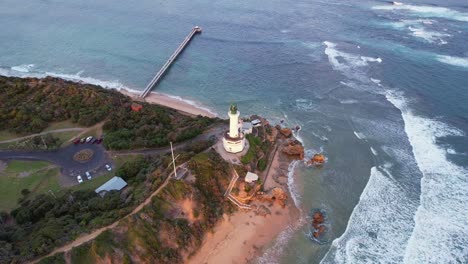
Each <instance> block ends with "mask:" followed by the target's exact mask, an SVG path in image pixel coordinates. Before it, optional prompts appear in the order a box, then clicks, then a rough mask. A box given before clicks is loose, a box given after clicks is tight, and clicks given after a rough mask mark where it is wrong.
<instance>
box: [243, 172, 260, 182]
mask: <svg viewBox="0 0 468 264" xmlns="http://www.w3.org/2000/svg"><path fill="white" fill-rule="evenodd" d="M256 180H258V175H257V174H255V173H252V172H250V171H249V172H247V175H245V181H246V182H253V181H256Z"/></svg>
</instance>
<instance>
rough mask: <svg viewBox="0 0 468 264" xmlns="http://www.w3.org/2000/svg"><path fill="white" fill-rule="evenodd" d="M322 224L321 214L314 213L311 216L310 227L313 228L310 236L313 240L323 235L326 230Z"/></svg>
mask: <svg viewBox="0 0 468 264" xmlns="http://www.w3.org/2000/svg"><path fill="white" fill-rule="evenodd" d="M324 222H325V218H324V216H323V214H322V213H321V212H320V211H317V212H315V213H314V214H313V216H312V227H313V228H314V232H313V233H312V235H313V236H314V237H315V238H319V237H320V236H322V235H323V234H324V233H325V231H326V228H325V226H324V225H323V223H324Z"/></svg>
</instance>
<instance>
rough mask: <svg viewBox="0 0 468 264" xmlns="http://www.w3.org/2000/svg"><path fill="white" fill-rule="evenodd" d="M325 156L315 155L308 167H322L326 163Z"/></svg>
mask: <svg viewBox="0 0 468 264" xmlns="http://www.w3.org/2000/svg"><path fill="white" fill-rule="evenodd" d="M325 161H326V159H325V155H323V154H315V155H314V156H313V157H312V158H311V159H310V160H309V161H308V162H307V165H316V166H320V165H323V164H324V163H325Z"/></svg>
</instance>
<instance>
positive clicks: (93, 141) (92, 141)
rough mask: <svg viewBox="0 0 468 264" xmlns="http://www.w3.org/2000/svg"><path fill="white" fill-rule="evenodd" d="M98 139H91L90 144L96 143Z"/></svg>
mask: <svg viewBox="0 0 468 264" xmlns="http://www.w3.org/2000/svg"><path fill="white" fill-rule="evenodd" d="M98 140H99V139H97V138H94V139H93V140H91V144H96V143H97V142H98Z"/></svg>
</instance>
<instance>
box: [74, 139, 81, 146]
mask: <svg viewBox="0 0 468 264" xmlns="http://www.w3.org/2000/svg"><path fill="white" fill-rule="evenodd" d="M80 142H81V139H79V138H77V139H75V141H73V144H75V145H76V144H79V143H80Z"/></svg>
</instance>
